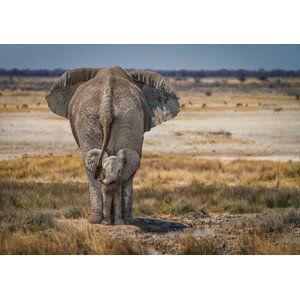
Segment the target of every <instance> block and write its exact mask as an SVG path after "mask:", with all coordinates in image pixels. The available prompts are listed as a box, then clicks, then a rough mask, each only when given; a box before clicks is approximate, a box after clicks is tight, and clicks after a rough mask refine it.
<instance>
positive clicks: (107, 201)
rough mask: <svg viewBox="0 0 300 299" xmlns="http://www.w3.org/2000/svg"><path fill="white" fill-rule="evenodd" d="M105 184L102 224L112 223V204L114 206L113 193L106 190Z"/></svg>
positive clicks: (103, 187)
mask: <svg viewBox="0 0 300 299" xmlns="http://www.w3.org/2000/svg"><path fill="white" fill-rule="evenodd" d="M105 188H106V187H105V186H102V189H104V190H103V192H102V195H103V220H102V224H111V222H112V221H111V206H112V200H113V196H112V194H111V193H110V192H109V191H107V190H105Z"/></svg>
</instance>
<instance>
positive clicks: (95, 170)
mask: <svg viewBox="0 0 300 299" xmlns="http://www.w3.org/2000/svg"><path fill="white" fill-rule="evenodd" d="M101 153H102V150H101V149H97V148H95V149H93V150H91V151H89V152H88V153H87V155H86V157H85V161H84V162H85V166H86V168H87V169H88V170H89V171H90V172H91V173H92V174H93V177H94V178H97V177H98V176H99V174H100V172H101V166H102V165H100V161H99V160H100V156H101ZM103 157H104V158H106V157H107V154H106V153H104V156H103Z"/></svg>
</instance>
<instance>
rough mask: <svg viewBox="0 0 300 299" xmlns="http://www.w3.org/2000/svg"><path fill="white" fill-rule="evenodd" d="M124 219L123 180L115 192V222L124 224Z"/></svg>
mask: <svg viewBox="0 0 300 299" xmlns="http://www.w3.org/2000/svg"><path fill="white" fill-rule="evenodd" d="M123 223H124V222H123V219H122V182H120V186H119V187H118V190H117V191H116V192H115V194H114V224H123Z"/></svg>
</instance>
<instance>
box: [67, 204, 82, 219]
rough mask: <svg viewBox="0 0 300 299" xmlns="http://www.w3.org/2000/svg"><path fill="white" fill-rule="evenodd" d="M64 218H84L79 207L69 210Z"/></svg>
mask: <svg viewBox="0 0 300 299" xmlns="http://www.w3.org/2000/svg"><path fill="white" fill-rule="evenodd" d="M64 216H65V217H66V218H67V219H76V218H80V217H81V216H82V211H81V209H80V208H77V207H72V208H70V209H68V210H67V211H66V212H65V213H64Z"/></svg>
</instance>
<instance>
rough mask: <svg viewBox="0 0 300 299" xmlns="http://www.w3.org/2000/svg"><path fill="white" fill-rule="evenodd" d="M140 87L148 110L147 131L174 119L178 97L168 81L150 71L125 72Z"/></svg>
mask: <svg viewBox="0 0 300 299" xmlns="http://www.w3.org/2000/svg"><path fill="white" fill-rule="evenodd" d="M127 73H128V74H129V75H131V77H132V78H133V80H134V81H135V82H136V83H137V84H138V85H139V86H140V87H141V89H142V91H143V92H144V94H145V96H146V98H147V100H148V105H149V108H150V116H151V117H150V124H149V130H150V129H151V128H153V127H155V126H157V125H159V124H161V123H163V122H166V121H168V120H170V119H172V118H173V117H175V116H176V115H177V114H178V112H179V107H180V106H179V103H178V100H179V97H178V95H177V93H176V91H175V90H174V89H173V87H172V86H171V83H170V81H169V80H168V79H167V78H165V77H163V76H162V75H160V74H157V73H155V72H150V71H129V72H127Z"/></svg>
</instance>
